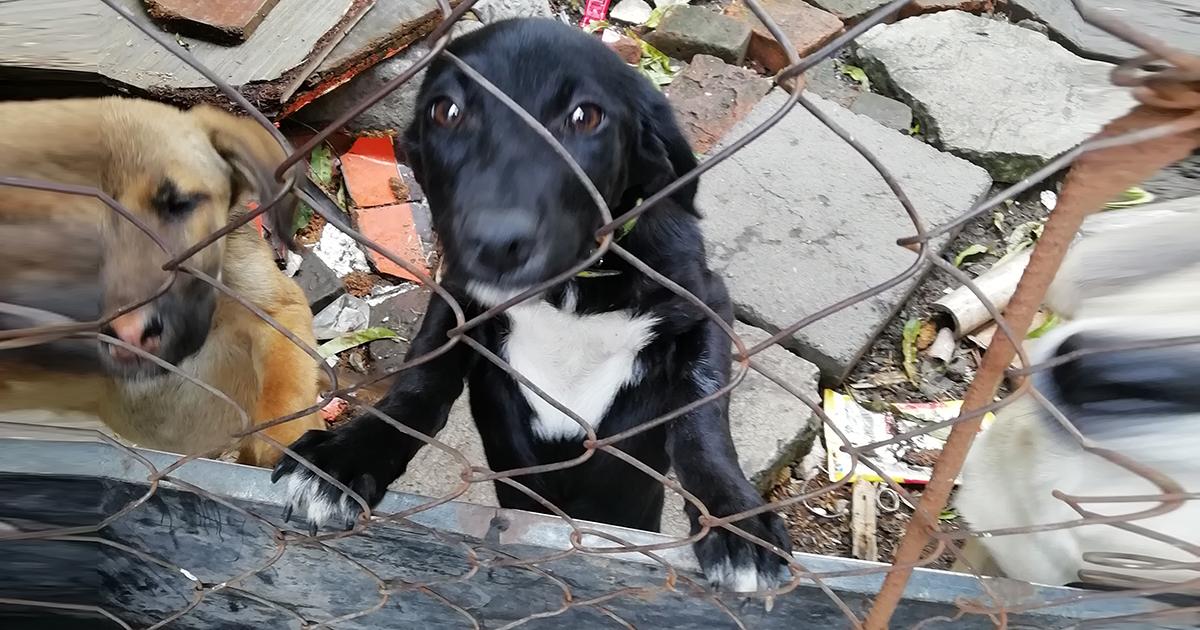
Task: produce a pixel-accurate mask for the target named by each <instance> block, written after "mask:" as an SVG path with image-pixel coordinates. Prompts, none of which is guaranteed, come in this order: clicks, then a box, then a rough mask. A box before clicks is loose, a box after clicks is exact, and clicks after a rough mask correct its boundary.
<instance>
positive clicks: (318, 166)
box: [308, 144, 333, 189]
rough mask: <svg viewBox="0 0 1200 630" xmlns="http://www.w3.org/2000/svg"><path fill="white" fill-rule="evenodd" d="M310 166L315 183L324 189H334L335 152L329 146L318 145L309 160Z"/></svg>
mask: <svg viewBox="0 0 1200 630" xmlns="http://www.w3.org/2000/svg"><path fill="white" fill-rule="evenodd" d="M308 165H309V168H310V169H311V170H312V174H313V180H314V181H316V182H317V183H318V184H320V185H321V187H322V188H327V189H328V188H332V187H333V151H331V150H330V149H329V145H327V144H319V145H317V147H316V148H315V149H313V151H312V154H311V155H310V156H309V158H308Z"/></svg>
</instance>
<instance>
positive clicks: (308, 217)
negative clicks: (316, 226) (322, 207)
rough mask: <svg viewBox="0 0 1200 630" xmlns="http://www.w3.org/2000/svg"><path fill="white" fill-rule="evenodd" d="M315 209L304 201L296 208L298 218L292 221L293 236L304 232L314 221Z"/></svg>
mask: <svg viewBox="0 0 1200 630" xmlns="http://www.w3.org/2000/svg"><path fill="white" fill-rule="evenodd" d="M312 217H313V209H312V208H311V207H310V206H309V205H308V204H306V203H304V202H303V201H301V202H300V204H299V205H297V206H296V218H295V220H294V221H292V234H295V233H296V232H299V231H300V230H303V229H304V228H305V227H306V226H308V223H309V221H312Z"/></svg>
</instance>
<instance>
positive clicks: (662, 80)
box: [638, 40, 678, 88]
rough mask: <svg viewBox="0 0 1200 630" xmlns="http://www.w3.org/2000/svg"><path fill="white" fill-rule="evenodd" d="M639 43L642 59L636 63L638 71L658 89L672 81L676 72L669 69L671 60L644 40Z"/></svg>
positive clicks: (673, 69)
mask: <svg viewBox="0 0 1200 630" xmlns="http://www.w3.org/2000/svg"><path fill="white" fill-rule="evenodd" d="M639 43H641V46H642V59H641V61H639V62H638V70H639V71H641V73H642V74H644V75H645V76H646V78H648V79H650V81H651V82H652V83H654V85H656V86H658V87H660V88H661V87H662V86H664V85H669V84H670V83H671V82H672V81H674V80H675V75H676V73H677V72H678V70H676V69H675V68H672V67H671V58H670V57H668V56H667V55H666V54H665V53H663V52H662V51H661V50H659V49H657V48H655V47H654V46H651V45H650V44H648V43H646V41H645V40H639Z"/></svg>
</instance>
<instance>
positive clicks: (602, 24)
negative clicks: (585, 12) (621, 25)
mask: <svg viewBox="0 0 1200 630" xmlns="http://www.w3.org/2000/svg"><path fill="white" fill-rule="evenodd" d="M609 26H612V25H611V24H609V23H608V20H596V21H595V22H588V23H587V26H584V27H583V31H584V32H585V33H596V32H598V31H603V30H604V29H606V28H608V27H609Z"/></svg>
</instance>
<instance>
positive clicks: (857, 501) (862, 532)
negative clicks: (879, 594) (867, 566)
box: [850, 479, 879, 562]
mask: <svg viewBox="0 0 1200 630" xmlns="http://www.w3.org/2000/svg"><path fill="white" fill-rule="evenodd" d="M878 494H879V489H878V488H877V487H876V486H875V484H874V483H873V482H870V481H866V480H864V479H859V480H858V481H855V482H854V487H853V493H852V495H851V501H850V536H851V539H850V548H851V551H850V553H851V554H852V555H853V556H854V557H855V558H858V559H859V560H869V561H871V562H877V561H878V560H879V545H878V542H877V541H876V538H875V531H876V516H877V515H878V512H879V510H878V506H877V505H876V503H875V497H876V496H878Z"/></svg>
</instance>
